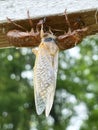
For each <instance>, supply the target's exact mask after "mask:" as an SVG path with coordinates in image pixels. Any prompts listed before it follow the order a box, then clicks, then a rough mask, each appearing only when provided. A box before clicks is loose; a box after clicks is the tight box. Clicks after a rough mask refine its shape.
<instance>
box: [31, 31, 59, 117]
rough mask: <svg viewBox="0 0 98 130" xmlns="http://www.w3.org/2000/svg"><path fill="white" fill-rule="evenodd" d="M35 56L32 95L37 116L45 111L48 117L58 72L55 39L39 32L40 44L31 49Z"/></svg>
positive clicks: (51, 35) (57, 49) (57, 50)
mask: <svg viewBox="0 0 98 130" xmlns="http://www.w3.org/2000/svg"><path fill="white" fill-rule="evenodd" d="M33 52H34V54H35V55H36V60H35V66H34V95H35V105H36V111H37V114H38V115H40V114H41V113H42V112H43V111H44V110H45V115H46V116H48V115H49V113H50V111H51V108H52V105H53V100H54V94H55V88H56V78H57V70H58V52H59V48H58V46H57V45H56V37H55V36H54V35H53V34H50V33H44V32H43V30H41V43H40V45H39V47H38V50H37V49H33Z"/></svg>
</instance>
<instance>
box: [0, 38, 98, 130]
mask: <svg viewBox="0 0 98 130" xmlns="http://www.w3.org/2000/svg"><path fill="white" fill-rule="evenodd" d="M34 60H35V56H34V55H33V54H32V50H31V49H27V48H24V49H17V48H16V49H15V48H10V49H0V130H60V129H61V130H73V129H74V130H97V129H98V35H95V36H91V37H89V38H86V39H84V40H83V42H82V43H81V44H80V45H78V46H77V47H75V48H73V49H70V50H67V51H63V52H60V53H59V69H58V78H57V87H56V94H55V99H54V105H53V108H52V111H51V113H50V116H49V117H48V118H46V117H45V115H44V114H42V115H40V116H37V114H36V110H35V103H34V89H33V66H34Z"/></svg>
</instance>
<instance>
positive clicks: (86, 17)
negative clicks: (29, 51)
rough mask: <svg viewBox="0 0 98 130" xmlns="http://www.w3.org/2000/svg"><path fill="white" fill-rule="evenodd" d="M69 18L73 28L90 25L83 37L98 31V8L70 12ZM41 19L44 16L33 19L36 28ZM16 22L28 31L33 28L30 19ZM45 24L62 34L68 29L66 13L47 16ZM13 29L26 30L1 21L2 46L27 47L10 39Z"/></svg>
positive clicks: (0, 39)
mask: <svg viewBox="0 0 98 130" xmlns="http://www.w3.org/2000/svg"><path fill="white" fill-rule="evenodd" d="M68 18H69V21H70V25H71V28H72V30H75V29H79V28H80V29H81V28H84V27H88V30H87V33H85V34H84V36H83V37H86V36H88V35H92V34H96V33H98V21H97V20H98V13H97V9H93V10H83V11H80V12H73V13H68ZM40 19H43V17H40V18H34V19H32V22H33V27H34V28H35V26H36V24H37V23H38V22H39V20H40ZM14 22H16V23H17V24H19V25H21V26H23V27H24V28H26V30H27V31H30V30H31V26H30V24H29V20H28V19H24V20H15V21H14ZM45 24H46V25H47V26H50V27H51V28H52V29H54V30H53V32H54V34H55V35H57V36H59V35H62V34H63V33H64V31H68V26H67V23H66V22H65V17H64V13H63V14H58V15H54V16H47V17H46V23H45ZM13 29H17V30H21V31H24V30H22V29H20V28H19V27H17V26H15V25H14V24H12V23H8V22H7V21H5V22H4V21H0V48H3V47H11V46H16V47H25V46H19V44H18V43H17V44H16V45H14V44H13V43H11V42H9V41H8V38H7V33H8V31H10V30H13ZM55 29H57V30H62V31H55ZM32 44H33V43H32ZM32 46H33V45H31V47H32ZM26 47H30V45H26Z"/></svg>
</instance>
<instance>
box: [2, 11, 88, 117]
mask: <svg viewBox="0 0 98 130" xmlns="http://www.w3.org/2000/svg"><path fill="white" fill-rule="evenodd" d="M64 17H65V19H66V23H67V25H68V30H67V32H66V31H64V32H63V34H62V35H56V34H55V33H54V35H53V33H52V32H51V31H50V32H47V31H46V32H45V33H44V31H43V24H44V20H45V19H44V20H40V21H39V22H38V23H37V25H36V30H34V29H33V28H32V29H31V31H30V32H28V31H26V32H22V31H20V30H11V31H9V32H8V33H7V38H8V41H9V43H7V44H0V47H8V46H15V47H36V46H37V49H36V48H34V49H33V53H34V54H35V55H36V60H35V66H34V79H33V82H34V95H35V105H36V111H37V114H38V115H40V114H41V113H42V112H43V111H44V110H45V115H46V116H48V115H49V113H50V111H51V108H52V105H53V100H54V94H55V89H56V79H57V70H58V53H59V50H66V49H70V48H72V47H74V46H76V45H77V44H79V43H80V42H81V41H82V39H83V38H84V36H85V33H86V32H87V30H88V28H87V27H85V28H84V27H83V28H80V29H79V28H77V29H75V30H71V27H70V22H69V20H68V17H67V14H66V11H65V12H64ZM28 19H29V21H30V23H32V21H31V20H30V16H28ZM9 21H10V22H11V23H13V24H14V25H15V26H18V27H19V28H21V29H23V27H21V26H20V25H17V24H16V23H14V22H12V21H11V20H10V19H9ZM39 27H41V28H40V29H39ZM57 30H58V29H57ZM55 31H56V30H55Z"/></svg>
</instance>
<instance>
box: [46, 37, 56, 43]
mask: <svg viewBox="0 0 98 130" xmlns="http://www.w3.org/2000/svg"><path fill="white" fill-rule="evenodd" d="M44 41H45V42H51V41H54V39H53V38H52V37H48V38H45V39H44Z"/></svg>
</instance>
